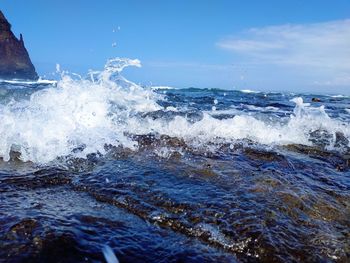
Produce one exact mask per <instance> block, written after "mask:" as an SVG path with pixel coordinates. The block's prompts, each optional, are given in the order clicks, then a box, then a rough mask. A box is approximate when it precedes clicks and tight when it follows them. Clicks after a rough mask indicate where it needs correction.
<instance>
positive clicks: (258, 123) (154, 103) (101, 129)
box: [0, 58, 350, 163]
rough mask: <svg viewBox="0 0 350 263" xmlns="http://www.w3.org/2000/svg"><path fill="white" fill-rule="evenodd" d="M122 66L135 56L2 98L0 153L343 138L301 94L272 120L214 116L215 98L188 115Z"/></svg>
mask: <svg viewBox="0 0 350 263" xmlns="http://www.w3.org/2000/svg"><path fill="white" fill-rule="evenodd" d="M128 66H136V67H140V66H141V64H140V61H139V60H131V59H120V58H115V59H111V60H109V61H108V62H107V63H106V65H105V68H104V70H103V71H100V72H90V77H89V78H87V79H82V78H79V79H75V78H73V77H72V76H70V75H68V74H65V73H62V77H61V80H59V81H58V82H57V85H56V86H49V87H46V88H44V89H40V90H37V91H34V92H33V93H32V94H31V95H30V96H29V97H27V98H17V99H11V100H10V101H9V100H8V98H7V100H4V101H7V103H1V104H0V118H1V120H2V123H1V125H0V133H1V135H2V136H1V138H0V157H1V158H3V160H5V161H8V160H9V159H10V153H11V151H15V152H18V153H20V159H21V160H22V161H32V162H36V163H48V162H50V161H53V160H55V159H56V158H57V157H60V156H73V157H83V158H84V157H86V156H87V155H88V154H90V153H99V154H102V155H103V154H105V153H106V149H105V146H106V145H112V146H122V147H125V148H130V149H131V150H137V149H138V143H137V142H136V141H135V140H134V139H133V137H132V136H130V135H147V134H159V135H168V136H171V137H177V138H179V139H183V140H184V141H185V142H186V143H187V144H190V145H191V146H192V147H198V146H201V145H204V144H207V143H222V142H229V143H232V142H234V141H235V140H240V139H249V140H252V141H255V142H257V143H261V144H269V145H284V144H305V145H310V144H311V142H310V133H311V132H313V131H317V130H320V131H326V132H327V133H329V134H330V135H331V141H332V142H331V144H330V145H331V146H330V147H332V145H333V144H334V141H335V134H336V132H341V133H342V134H344V136H345V137H346V138H350V128H349V125H347V124H346V123H344V122H341V121H340V120H337V119H332V118H330V117H329V116H328V115H327V113H326V111H325V108H324V107H323V106H321V107H318V108H315V107H311V106H310V105H309V104H306V103H303V100H302V98H294V99H292V101H293V102H294V103H295V104H296V106H295V109H294V111H293V114H291V115H290V117H289V116H287V117H285V118H277V119H275V120H271V119H269V118H267V119H266V118H265V119H264V118H260V117H259V116H258V115H252V114H246V113H245V112H242V111H241V112H239V113H238V114H236V115H235V116H232V117H229V118H217V117H216V116H215V115H216V114H217V113H218V111H217V109H216V108H217V107H218V106H220V105H219V104H218V102H219V100H217V99H215V100H214V101H215V102H216V103H215V110H212V111H203V110H199V111H198V114H199V115H200V116H201V117H200V118H197V119H193V118H192V119H191V118H190V117H188V114H187V112H186V109H188V108H186V107H187V106H185V107H184V108H180V107H174V106H170V107H165V106H162V105H163V104H164V103H167V102H168V103H169V102H171V101H170V99H169V98H167V97H166V95H164V94H161V92H156V90H155V89H152V88H150V89H147V88H143V87H141V86H139V85H136V84H135V83H133V82H131V81H129V80H127V79H125V78H124V77H123V76H122V75H121V74H120V73H121V72H122V70H123V69H124V68H125V67H128ZM8 101H9V102H8ZM212 101H213V100H211V104H212ZM208 104H209V103H208ZM171 108H172V109H174V110H173V111H172V113H174V115H173V116H171V117H170V118H167V117H163V115H162V114H160V117H153V116H152V114H150V113H157V112H161V113H164V112H167V110H168V109H171ZM275 109H276V108H275ZM181 112H182V113H183V112H184V113H185V114H182V115H181V114H180V113H181ZM77 149H78V150H77Z"/></svg>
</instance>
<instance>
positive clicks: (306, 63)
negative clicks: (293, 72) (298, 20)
mask: <svg viewBox="0 0 350 263" xmlns="http://www.w3.org/2000/svg"><path fill="white" fill-rule="evenodd" d="M216 44H217V46H218V47H220V48H222V49H224V50H228V51H231V52H233V53H235V54H238V55H241V56H244V57H245V59H246V60H249V61H254V62H255V63H262V64H267V63H270V64H277V65H293V66H300V67H304V68H305V67H307V68H308V69H312V70H314V71H315V70H322V71H323V72H324V71H325V70H326V71H327V70H328V71H329V74H330V75H331V72H332V73H334V72H337V71H342V72H349V71H350V19H347V20H338V21H330V22H325V23H314V24H301V25H290V24H287V25H280V26H269V27H262V28H251V29H249V30H247V31H245V32H242V33H241V34H239V35H238V36H229V37H226V38H224V39H222V40H220V41H219V42H217V43H216ZM333 77H334V78H335V79H336V78H338V77H337V76H333ZM345 82H346V83H347V81H345ZM340 83H344V81H340Z"/></svg>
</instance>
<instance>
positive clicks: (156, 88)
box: [151, 86, 175, 90]
mask: <svg viewBox="0 0 350 263" xmlns="http://www.w3.org/2000/svg"><path fill="white" fill-rule="evenodd" d="M151 89H152V90H168V89H175V88H174V87H170V86H152V87H151Z"/></svg>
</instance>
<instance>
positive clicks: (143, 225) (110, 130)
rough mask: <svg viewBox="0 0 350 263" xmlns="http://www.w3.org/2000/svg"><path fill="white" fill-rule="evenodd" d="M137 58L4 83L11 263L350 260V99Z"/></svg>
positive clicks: (1, 141) (0, 212) (1, 222)
mask: <svg viewBox="0 0 350 263" xmlns="http://www.w3.org/2000/svg"><path fill="white" fill-rule="evenodd" d="M127 66H140V62H139V61H138V60H130V59H119V58H117V59H111V60H109V61H108V62H107V64H106V66H105V68H104V69H103V70H101V71H99V72H97V71H96V72H90V73H89V74H88V75H87V76H86V77H81V76H79V75H72V74H68V73H65V72H60V74H61V77H60V80H59V81H57V82H48V81H40V82H34V83H30V82H16V81H12V82H4V81H3V82H0V120H1V123H0V135H1V136H0V200H1V202H0V262H118V261H119V262H213V261H214V262H296V261H312V262H332V261H334V262H346V261H349V260H350V171H349V166H350V144H349V140H350V125H349V123H350V97H347V96H343V95H315V94H296V93H269V92H259V91H252V90H242V91H229V90H222V89H220V87H217V88H215V89H196V88H184V89H173V88H171V87H159V86H158V87H141V86H139V85H137V84H135V83H133V82H132V81H130V80H127V79H126V78H124V77H123V76H122V70H123V68H125V67H127ZM313 98H318V100H319V101H317V102H315V101H313Z"/></svg>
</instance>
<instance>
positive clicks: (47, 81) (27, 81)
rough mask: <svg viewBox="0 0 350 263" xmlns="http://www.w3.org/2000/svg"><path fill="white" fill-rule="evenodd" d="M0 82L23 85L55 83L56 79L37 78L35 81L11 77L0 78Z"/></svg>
mask: <svg viewBox="0 0 350 263" xmlns="http://www.w3.org/2000/svg"><path fill="white" fill-rule="evenodd" d="M0 83H9V84H18V85H23V84H28V85H31V84H56V83H57V81H56V80H49V79H38V80H36V81H31V80H19V79H13V80H5V79H0Z"/></svg>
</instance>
